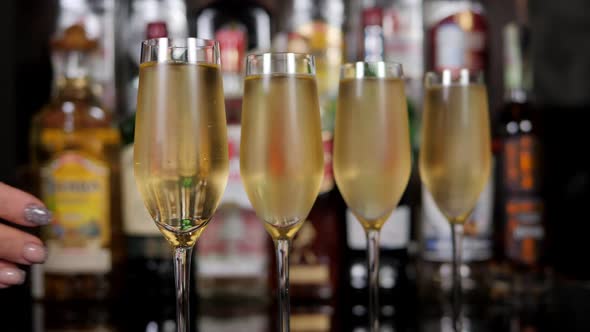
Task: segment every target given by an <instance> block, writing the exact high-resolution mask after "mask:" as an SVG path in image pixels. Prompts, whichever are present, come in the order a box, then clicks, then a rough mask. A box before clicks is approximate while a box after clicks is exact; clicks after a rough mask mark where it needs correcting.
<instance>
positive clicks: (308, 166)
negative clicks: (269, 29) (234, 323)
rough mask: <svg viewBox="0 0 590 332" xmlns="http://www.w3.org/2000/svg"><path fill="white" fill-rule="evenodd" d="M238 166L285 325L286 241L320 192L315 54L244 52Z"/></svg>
mask: <svg viewBox="0 0 590 332" xmlns="http://www.w3.org/2000/svg"><path fill="white" fill-rule="evenodd" d="M241 140H242V141H241V146H240V171H241V175H242V179H243V181H244V186H245V188H246V193H247V194H248V198H249V199H250V201H251V202H252V206H253V207H254V210H256V214H257V215H258V217H259V218H260V219H261V220H262V221H263V222H264V227H265V228H266V230H267V231H268V233H269V234H270V235H271V237H272V238H273V240H274V243H275V247H276V256H277V266H278V276H279V323H280V328H279V330H280V331H281V332H286V331H289V292H288V288H289V267H288V262H289V247H290V244H291V240H292V238H293V236H294V235H295V233H296V232H297V231H298V230H299V228H300V227H301V225H302V224H303V222H304V221H305V218H307V215H308V214H309V211H310V210H311V207H312V205H313V203H314V201H315V199H316V197H317V195H318V193H319V190H320V184H321V181H322V177H323V169H324V168H323V167H324V154H323V148H322V133H321V124H320V107H319V101H318V93H317V85H316V79H315V65H314V58H313V56H310V55H305V54H295V53H266V54H257V55H250V56H248V57H247V59H246V78H245V82H244V99H243V104H242V138H241Z"/></svg>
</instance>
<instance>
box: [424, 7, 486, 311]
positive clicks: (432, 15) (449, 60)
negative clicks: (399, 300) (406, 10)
mask: <svg viewBox="0 0 590 332" xmlns="http://www.w3.org/2000/svg"><path fill="white" fill-rule="evenodd" d="M423 19H424V27H425V33H426V35H425V37H426V42H425V51H426V53H425V58H426V69H427V70H441V69H451V70H457V69H459V68H468V69H470V70H472V71H474V72H482V71H485V69H486V64H487V49H488V45H487V19H486V16H485V12H484V8H483V6H482V4H481V3H480V2H479V1H468V0H427V1H425V2H424V15H423ZM494 165H495V162H494ZM494 183H495V182H494V175H492V176H491V177H490V180H489V181H488V185H487V186H486V188H485V189H484V191H483V192H482V194H481V196H480V198H479V200H478V202H477V205H476V207H475V209H474V211H473V213H472V215H471V217H470V219H469V220H468V221H467V223H466V224H465V239H464V242H463V266H462V267H461V271H462V272H461V273H462V277H463V288H464V292H465V294H466V300H467V301H476V302H481V301H483V296H485V294H486V288H487V287H488V286H489V283H488V279H487V270H488V267H489V266H488V264H487V263H488V262H489V261H490V259H491V258H492V256H493V230H494V226H493V225H494V222H493V210H494V209H493V207H494V197H495V195H494V190H495V188H494ZM420 241H421V256H422V257H421V258H422V260H421V263H420V269H419V270H420V271H419V272H420V273H419V278H420V281H419V284H420V296H421V298H422V299H423V300H425V301H427V302H430V301H434V302H440V301H441V300H442V299H446V297H445V296H442V297H441V295H442V294H444V293H446V292H447V291H448V290H449V289H450V287H451V259H452V256H451V229H450V226H449V223H448V221H447V220H446V218H445V217H444V216H443V214H442V213H441V212H440V210H439V209H438V207H437V206H436V204H435V203H434V200H433V198H432V196H431V194H430V193H429V192H428V190H426V188H422V207H421V222H420Z"/></svg>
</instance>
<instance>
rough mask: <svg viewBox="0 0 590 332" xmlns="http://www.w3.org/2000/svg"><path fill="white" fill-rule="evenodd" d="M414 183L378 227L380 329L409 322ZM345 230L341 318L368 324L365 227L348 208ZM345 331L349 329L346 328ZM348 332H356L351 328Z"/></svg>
mask: <svg viewBox="0 0 590 332" xmlns="http://www.w3.org/2000/svg"><path fill="white" fill-rule="evenodd" d="M416 184H417V183H415V181H413V180H411V181H410V184H409V185H408V188H407V189H406V192H405V193H404V195H403V196H402V198H401V201H400V203H399V205H398V207H397V208H396V209H395V210H394V211H393V213H392V214H391V216H390V217H389V219H388V220H387V221H386V222H385V224H384V226H383V228H382V229H381V236H380V239H381V241H380V245H381V256H380V259H379V306H380V316H381V318H380V323H381V326H382V328H385V327H387V326H389V327H390V328H392V329H393V330H397V329H402V330H403V329H404V328H405V327H407V326H408V325H409V324H411V321H410V319H411V318H410V316H412V315H411V314H407V312H408V311H410V312H412V311H411V310H412V309H411V308H412V307H413V304H414V303H413V302H414V298H415V295H414V294H413V293H414V289H415V281H414V280H413V279H414V273H413V270H414V266H413V259H412V257H411V253H410V250H409V247H410V239H411V231H412V215H414V212H415V211H414V207H415V206H414V205H413V203H414V202H415V199H414V198H415V197H417V196H418V195H417V194H418V193H417V190H416V189H418V187H417V186H416ZM346 230H347V265H346V268H347V271H346V284H347V285H346V291H345V294H347V297H348V298H347V306H346V309H345V311H344V317H346V319H347V321H349V322H350V326H352V327H355V328H356V327H358V328H366V327H367V326H368V304H369V295H368V294H369V293H368V285H369V284H368V277H367V252H366V250H367V245H366V235H365V230H364V229H363V228H362V226H361V224H360V222H359V221H358V220H357V219H356V218H355V217H354V215H353V214H352V212H351V211H350V210H347V213H346ZM347 331H348V330H347ZM351 331H355V329H354V328H352V329H351Z"/></svg>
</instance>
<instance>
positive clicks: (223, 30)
mask: <svg viewBox="0 0 590 332" xmlns="http://www.w3.org/2000/svg"><path fill="white" fill-rule="evenodd" d="M190 23H191V26H192V28H193V29H196V31H195V32H196V35H197V36H198V37H200V38H207V39H215V40H217V41H218V42H219V45H220V54H221V70H222V75H223V88H224V97H225V111H226V115H227V121H228V129H227V130H228V143H229V154H230V175H229V179H228V183H227V187H226V189H225V192H224V195H223V197H222V199H221V203H220V205H219V207H218V209H217V213H216V214H215V216H214V217H213V220H212V222H211V223H210V224H209V226H207V230H206V236H204V237H203V238H202V239H200V240H199V243H198V244H197V251H196V257H197V264H196V265H195V266H196V276H197V292H198V293H199V295H200V296H201V297H205V298H217V299H218V300H220V299H222V298H225V299H226V300H228V301H229V300H231V298H236V297H238V298H250V299H251V300H253V299H256V300H258V301H260V300H262V301H265V300H266V299H267V296H268V294H267V287H268V262H269V259H271V257H272V256H271V255H270V253H269V246H268V242H267V238H268V235H267V234H266V232H265V230H264V227H263V225H262V222H260V220H258V218H257V217H256V213H255V212H254V210H253V208H252V205H251V204H250V201H249V200H248V197H247V195H246V192H245V189H244V186H243V184H242V180H241V177H240V159H239V156H240V133H241V124H240V122H241V105H242V94H243V86H242V82H243V70H244V61H245V56H246V55H247V54H248V53H250V52H256V51H263V50H269V49H270V43H271V17H270V14H269V11H268V10H267V9H266V8H265V7H263V6H262V5H261V4H260V3H258V2H255V1H238V0H222V1H213V2H210V3H209V4H208V5H207V6H205V7H203V8H200V9H198V10H197V11H196V12H195V13H194V15H191V18H190ZM212 324H213V323H212ZM213 325H214V324H213Z"/></svg>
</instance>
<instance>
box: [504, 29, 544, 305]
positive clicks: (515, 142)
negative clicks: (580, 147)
mask: <svg viewBox="0 0 590 332" xmlns="http://www.w3.org/2000/svg"><path fill="white" fill-rule="evenodd" d="M529 40H530V32H529V30H528V28H527V27H526V26H525V25H523V24H517V23H510V24H508V25H506V27H505V28H504V59H505V61H506V62H505V74H504V75H505V77H504V81H505V95H506V102H505V104H504V106H503V107H502V109H501V110H500V111H499V112H498V118H497V128H496V137H497V141H498V143H499V144H498V145H499V147H500V149H499V150H500V158H499V159H500V160H499V176H498V178H499V179H498V188H499V189H498V194H499V207H498V208H497V211H498V213H499V215H500V216H501V220H502V223H501V226H502V229H501V230H500V232H501V233H500V234H501V237H500V238H499V239H498V240H499V241H498V243H500V245H499V250H498V252H499V253H500V254H502V256H503V257H504V258H505V260H506V261H507V262H508V265H509V269H510V270H511V274H512V278H513V280H512V281H513V282H512V283H511V284H512V286H513V288H514V291H516V292H520V291H525V292H527V291H532V292H534V293H537V292H539V293H540V292H541V291H542V290H543V289H544V288H545V287H544V286H543V285H544V284H545V283H546V282H547V280H546V279H545V276H544V270H545V266H544V264H543V263H544V250H543V249H544V246H545V237H546V229H545V226H546V225H545V214H544V208H545V207H544V205H545V202H544V199H543V195H542V186H543V183H542V174H543V173H542V172H543V169H542V165H543V162H542V146H541V140H540V119H539V117H538V113H537V112H536V111H535V107H534V105H533V104H532V103H531V102H530V86H531V68H530V61H529V55H530V53H529V51H530V47H529V45H530V43H529ZM539 295H540V294H539Z"/></svg>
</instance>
